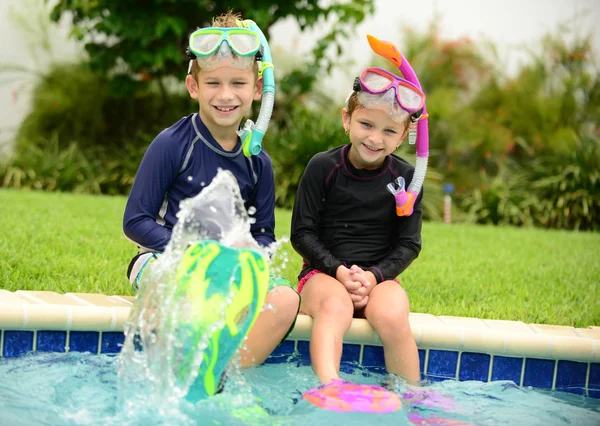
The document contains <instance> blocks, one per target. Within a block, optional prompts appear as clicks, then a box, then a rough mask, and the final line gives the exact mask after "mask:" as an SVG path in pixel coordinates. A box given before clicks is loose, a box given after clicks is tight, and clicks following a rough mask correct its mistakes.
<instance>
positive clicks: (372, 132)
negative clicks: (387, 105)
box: [342, 108, 408, 169]
mask: <svg viewBox="0 0 600 426" xmlns="http://www.w3.org/2000/svg"><path fill="white" fill-rule="evenodd" d="M342 120H343V124H344V129H346V131H348V132H349V136H350V143H351V144H352V147H351V149H350V153H349V159H350V161H351V162H352V164H353V165H354V166H355V167H356V168H359V169H376V168H378V167H380V166H381V165H382V164H383V162H384V160H385V157H386V156H387V155H389V154H391V153H392V152H394V151H395V150H396V149H397V148H398V147H399V146H400V145H401V144H402V140H403V139H404V137H405V136H406V133H407V132H408V130H407V129H405V126H404V124H403V123H397V122H395V121H394V120H392V118H391V117H390V115H389V114H388V113H387V112H386V111H384V110H382V109H370V108H358V109H356V110H355V111H354V112H353V113H352V117H350V114H349V113H348V110H347V109H346V108H344V109H343V110H342Z"/></svg>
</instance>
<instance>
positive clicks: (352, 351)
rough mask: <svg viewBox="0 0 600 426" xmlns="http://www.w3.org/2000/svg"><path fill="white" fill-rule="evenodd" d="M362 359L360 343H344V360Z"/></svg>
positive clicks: (354, 360)
mask: <svg viewBox="0 0 600 426" xmlns="http://www.w3.org/2000/svg"><path fill="white" fill-rule="evenodd" d="M359 360H360V345H354V344H351V343H344V349H343V350H342V362H355V363H358V361H359Z"/></svg>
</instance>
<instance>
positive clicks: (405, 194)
mask: <svg viewBox="0 0 600 426" xmlns="http://www.w3.org/2000/svg"><path fill="white" fill-rule="evenodd" d="M367 40H368V41H369V45H370V46H371V49H373V51H374V52H375V53H377V54H378V55H380V56H382V57H384V58H386V59H387V60H389V61H390V62H392V63H393V64H394V65H396V66H397V67H398V70H399V71H400V72H401V73H402V75H403V76H404V78H400V77H398V76H396V75H394V74H392V73H390V72H388V71H385V70H382V69H380V68H367V69H366V70H365V71H363V73H362V74H361V76H360V77H359V78H357V79H356V81H355V83H354V90H355V91H356V92H358V96H359V101H360V102H361V104H362V105H363V106H365V107H367V108H368V107H369V104H372V105H381V104H382V102H383V104H384V105H387V103H388V101H389V102H390V108H389V111H390V115H391V116H392V118H393V119H394V120H396V121H398V119H399V118H401V117H404V118H403V119H406V118H407V117H408V116H409V115H410V118H411V120H412V121H413V123H414V122H418V124H417V138H416V144H417V160H416V164H415V172H414V175H413V178H412V181H411V182H410V185H409V186H408V189H405V182H404V178H403V177H401V176H400V177H398V178H397V179H396V180H395V181H394V182H392V183H389V184H388V186H387V189H388V191H390V192H391V193H392V194H393V195H394V197H395V199H396V213H397V214H398V216H410V215H411V214H412V212H413V207H414V205H415V201H416V200H417V197H418V196H419V193H420V192H421V188H422V187H423V181H424V180H425V173H426V172H427V161H428V158H429V125H428V120H427V117H428V115H427V107H426V105H425V94H424V93H423V91H422V89H421V84H420V83H419V79H418V78H417V76H416V74H415V72H414V71H413V69H412V67H411V66H410V64H409V63H408V61H407V60H406V58H405V57H404V56H403V55H402V53H400V52H399V51H398V49H397V48H396V46H395V45H394V44H393V43H390V42H389V41H382V40H379V39H378V38H376V37H373V36H372V35H370V34H367ZM409 143H411V144H412V143H413V142H412V141H411V140H410V137H409Z"/></svg>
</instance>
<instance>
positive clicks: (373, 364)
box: [362, 345, 385, 374]
mask: <svg viewBox="0 0 600 426" xmlns="http://www.w3.org/2000/svg"><path fill="white" fill-rule="evenodd" d="M362 365H363V367H365V368H366V369H367V371H370V372H371V373H376V374H383V373H385V358H384V356H383V347H382V346H372V345H365V346H364V348H363V357H362Z"/></svg>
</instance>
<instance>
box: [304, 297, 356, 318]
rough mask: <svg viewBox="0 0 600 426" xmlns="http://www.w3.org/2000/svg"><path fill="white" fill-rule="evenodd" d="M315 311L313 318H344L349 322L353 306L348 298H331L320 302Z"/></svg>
mask: <svg viewBox="0 0 600 426" xmlns="http://www.w3.org/2000/svg"><path fill="white" fill-rule="evenodd" d="M346 299H347V300H346ZM315 311H316V312H314V313H315V316H322V317H331V318H335V319H336V320H339V319H342V318H346V319H349V320H350V321H351V320H352V314H353V312H354V306H353V305H352V301H351V300H350V297H347V298H342V297H333V296H332V297H327V298H324V299H323V300H321V301H320V303H319V304H318V306H317V308H316V309H315Z"/></svg>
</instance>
